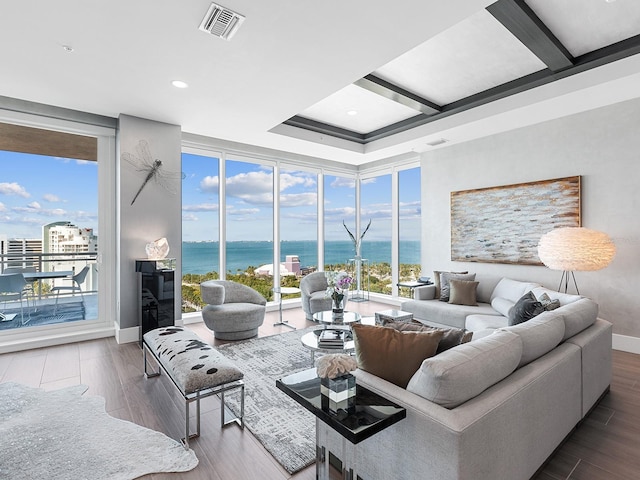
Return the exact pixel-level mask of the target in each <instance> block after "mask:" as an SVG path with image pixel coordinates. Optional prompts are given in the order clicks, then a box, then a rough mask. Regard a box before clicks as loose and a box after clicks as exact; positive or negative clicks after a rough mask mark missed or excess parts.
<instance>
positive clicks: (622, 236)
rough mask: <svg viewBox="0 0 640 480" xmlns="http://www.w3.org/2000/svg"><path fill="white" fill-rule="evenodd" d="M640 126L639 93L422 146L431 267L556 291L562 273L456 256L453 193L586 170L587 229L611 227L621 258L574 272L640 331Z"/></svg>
mask: <svg viewBox="0 0 640 480" xmlns="http://www.w3.org/2000/svg"><path fill="white" fill-rule="evenodd" d="M639 130H640V100H632V101H628V102H623V103H619V104H615V105H611V106H608V107H603V108H600V109H596V110H592V111H590V112H586V113H580V114H576V115H573V116H570V117H565V118H562V119H558V120H553V121H549V122H545V123H541V124H538V125H534V126H531V127H526V128H522V129H518V130H514V131H511V132H507V133H502V134H498V135H494V136H491V137H486V138H483V139H480V140H474V141H471V142H467V143H464V144H459V145H452V146H450V147H446V148H441V149H438V150H434V151H433V152H427V153H424V154H423V155H422V160H421V165H422V185H423V188H422V215H423V226H422V243H423V246H422V248H423V250H422V268H423V272H424V274H425V275H427V272H431V271H433V270H434V269H435V270H440V269H455V268H463V269H468V270H469V271H472V272H487V273H489V272H492V273H497V274H499V275H505V276H509V277H511V278H516V279H522V280H525V279H526V280H533V281H537V282H539V283H542V284H544V285H545V286H547V287H549V288H552V289H554V290H555V289H557V288H558V283H559V280H560V275H561V272H557V271H551V270H549V269H547V268H546V267H544V266H540V267H538V266H518V265H505V264H490V263H463V262H452V261H451V255H450V253H451V252H450V242H451V233H450V232H451V223H450V208H449V207H450V193H451V192H452V191H457V190H468V189H474V188H482V187H490V186H496V185H508V184H514V183H525V182H531V181H536V180H546V179H552V178H560V177H567V176H572V175H581V176H582V226H584V227H587V228H591V229H594V230H601V231H604V232H606V233H608V234H609V235H610V236H611V237H612V239H613V241H614V242H615V244H616V247H617V255H616V257H615V258H614V260H613V262H612V263H611V265H609V267H607V268H606V269H604V270H600V271H596V272H577V273H576V279H577V282H578V287H579V288H580V293H581V294H583V295H586V296H589V297H591V298H593V299H594V300H595V301H596V302H598V304H599V305H600V315H599V316H600V317H601V318H604V319H606V320H609V321H610V322H612V323H613V331H614V333H615V334H618V335H625V336H632V337H640V293H639V292H640V290H639V287H640V221H639V220H638V217H639V215H638V212H639V211H640V182H639V180H640V158H639V157H640V133H639ZM572 292H573V290H572ZM638 344H640V343H638ZM614 345H615V340H614Z"/></svg>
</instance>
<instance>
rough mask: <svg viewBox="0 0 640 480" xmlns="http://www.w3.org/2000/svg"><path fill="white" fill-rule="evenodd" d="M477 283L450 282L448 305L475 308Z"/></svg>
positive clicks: (476, 303)
mask: <svg viewBox="0 0 640 480" xmlns="http://www.w3.org/2000/svg"><path fill="white" fill-rule="evenodd" d="M478 283H479V282H473V281H470V280H453V279H452V280H450V281H449V286H450V289H449V303H453V304H455V305H471V306H473V305H475V306H477V305H478V301H477V299H476V291H477V290H478Z"/></svg>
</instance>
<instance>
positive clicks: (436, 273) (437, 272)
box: [433, 270, 469, 298]
mask: <svg viewBox="0 0 640 480" xmlns="http://www.w3.org/2000/svg"><path fill="white" fill-rule="evenodd" d="M441 273H460V274H464V273H469V272H467V271H464V272H445V271H441V270H434V271H433V284H434V285H435V286H436V296H435V297H434V298H440V274H441Z"/></svg>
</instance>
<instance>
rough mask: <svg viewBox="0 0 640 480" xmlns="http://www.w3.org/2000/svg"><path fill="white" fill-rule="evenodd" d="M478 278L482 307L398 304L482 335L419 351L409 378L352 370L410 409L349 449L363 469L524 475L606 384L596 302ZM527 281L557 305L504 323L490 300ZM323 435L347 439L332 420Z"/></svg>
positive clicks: (452, 475) (471, 478)
mask: <svg viewBox="0 0 640 480" xmlns="http://www.w3.org/2000/svg"><path fill="white" fill-rule="evenodd" d="M478 281H479V284H478V300H479V301H480V302H479V303H482V304H483V305H478V307H473V306H460V305H451V304H448V303H445V302H440V301H439V300H433V299H432V300H416V301H415V302H407V303H405V304H404V305H403V306H402V307H401V308H402V309H403V310H409V311H413V312H414V315H415V316H416V317H417V318H421V319H423V321H424V322H425V323H426V322H428V321H432V322H433V323H434V324H442V325H450V326H458V327H473V328H476V332H477V333H479V335H478V338H477V339H475V338H474V339H473V340H472V341H471V342H469V343H465V344H461V345H458V346H456V347H454V348H451V349H449V350H446V351H444V352H442V353H440V354H438V355H436V356H434V357H432V358H428V359H426V360H424V361H423V362H422V365H421V366H420V368H419V369H418V371H416V372H415V374H414V375H413V377H412V378H411V380H410V381H409V384H408V385H407V388H406V389H404V388H401V387H399V386H397V385H395V384H392V383H390V382H388V381H386V380H384V379H382V378H380V377H377V376H375V375H373V374H371V373H370V372H366V371H362V370H358V371H356V376H357V382H358V384H361V385H364V386H366V387H368V388H369V389H371V390H374V391H375V392H377V393H379V394H381V395H383V396H385V397H386V398H388V399H390V400H392V401H394V402H396V403H399V404H400V405H402V406H404V407H405V408H406V409H407V417H406V419H404V420H402V421H401V422H399V423H397V424H395V425H393V426H391V427H389V428H387V429H385V430H383V431H382V432H380V433H378V434H376V435H374V436H373V437H371V438H369V439H367V440H365V441H363V442H361V443H359V444H358V445H357V446H355V447H354V448H352V449H350V451H349V452H348V454H345V455H346V456H347V457H348V458H350V462H349V463H350V464H354V465H357V474H358V475H359V476H360V477H362V478H364V479H368V480H375V479H387V478H403V479H408V480H410V479H421V480H429V479H433V480H454V479H455V480H482V479H487V480H489V479H490V480H496V479H509V480H526V479H529V478H531V477H532V476H533V475H535V473H536V471H537V470H538V469H539V468H540V467H541V466H543V465H544V463H545V460H546V459H548V458H549V457H550V455H552V453H553V452H554V450H555V449H556V448H557V447H558V446H559V445H560V444H561V443H562V441H563V439H565V438H566V437H567V436H568V435H569V434H570V433H571V431H572V430H573V429H574V428H575V427H576V425H578V424H579V423H580V421H581V420H582V419H583V418H584V417H585V416H586V415H587V413H588V412H589V411H590V410H591V409H592V408H593V407H594V406H595V405H596V403H597V402H598V400H599V399H600V398H601V397H602V396H603V395H604V394H605V393H606V392H607V391H608V388H609V384H610V381H611V338H612V330H611V324H610V323H609V322H607V321H605V320H602V319H599V318H597V314H598V307H597V305H596V304H595V303H594V302H593V301H591V300H590V299H588V298H585V297H582V296H578V295H564V294H559V293H558V292H554V291H551V290H547V289H544V288H543V287H541V286H539V285H537V284H533V283H530V282H518V281H515V280H511V279H503V278H500V277H490V276H478ZM421 288H424V287H421ZM416 290H418V289H416ZM426 290H427V291H426V292H425V291H422V292H418V291H416V296H417V297H418V298H424V297H421V296H426V297H428V296H429V294H428V292H429V291H430V290H431V288H427V289H426ZM528 291H534V292H537V294H542V293H547V295H549V296H550V297H551V298H552V299H555V300H559V302H560V307H559V308H556V309H555V310H551V311H545V312H543V313H541V314H539V315H538V316H536V317H535V318H533V319H531V320H529V321H527V322H524V323H521V324H518V325H514V326H507V323H508V321H507V317H505V316H504V315H503V314H502V313H501V312H500V311H499V310H496V309H495V308H493V307H491V303H492V302H493V303H494V304H498V303H501V302H495V301H494V300H495V299H496V298H501V299H504V300H505V302H503V303H505V304H508V302H513V303H515V302H517V300H518V295H520V296H521V295H524V294H525V293H527V292H528ZM435 302H437V303H435ZM475 336H476V333H474V337H475ZM318 439H319V443H320V444H322V445H326V446H327V447H328V448H329V450H330V451H342V450H343V449H344V444H343V442H342V439H341V437H339V435H338V434H336V433H335V432H334V431H333V430H331V429H328V428H320V429H319V431H318ZM331 449H334V450H331Z"/></svg>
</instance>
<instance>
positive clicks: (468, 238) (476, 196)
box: [451, 176, 581, 265]
mask: <svg viewBox="0 0 640 480" xmlns="http://www.w3.org/2000/svg"><path fill="white" fill-rule="evenodd" d="M579 226H581V216H580V176H575V177H566V178H556V179H553V180H543V181H538V182H530V183H521V184H516V185H505V186H499V187H490V188H481V189H477V190H464V191H459V192H451V260H455V261H460V262H485V263H512V264H519V265H542V262H541V261H540V259H539V258H538V248H537V247H538V241H539V240H540V237H541V236H542V235H544V234H545V233H547V232H549V231H550V230H552V229H554V228H560V227H579Z"/></svg>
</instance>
